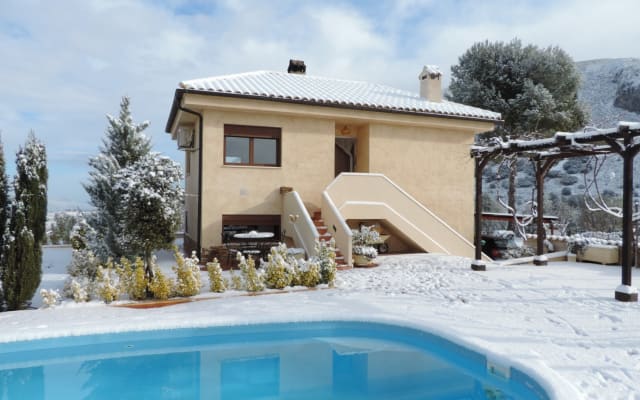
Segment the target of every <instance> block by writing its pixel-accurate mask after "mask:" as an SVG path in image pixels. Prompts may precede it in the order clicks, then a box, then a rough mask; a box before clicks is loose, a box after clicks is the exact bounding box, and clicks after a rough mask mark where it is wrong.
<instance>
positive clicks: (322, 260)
mask: <svg viewBox="0 0 640 400" xmlns="http://www.w3.org/2000/svg"><path fill="white" fill-rule="evenodd" d="M374 232H375V231H374ZM377 233H378V232H376V234H377ZM379 238H380V236H379V235H378V239H379ZM316 252H317V253H318V255H317V261H318V265H319V267H320V276H321V279H320V283H326V284H328V285H329V287H333V285H334V283H335V280H336V272H337V270H338V265H337V264H336V242H335V240H334V239H333V238H331V241H329V243H327V242H325V241H324V240H323V241H322V242H318V241H316Z"/></svg>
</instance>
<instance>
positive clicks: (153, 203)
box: [114, 153, 183, 279]
mask: <svg viewBox="0 0 640 400" xmlns="http://www.w3.org/2000/svg"><path fill="white" fill-rule="evenodd" d="M115 177H116V184H115V186H114V190H115V192H116V195H117V196H118V198H120V199H122V201H123V202H124V204H126V206H125V207H124V208H123V209H122V227H123V231H122V233H123V236H122V237H123V240H124V241H126V242H127V243H128V246H129V248H130V249H131V251H132V252H133V253H135V254H136V255H139V256H142V257H143V260H144V262H145V271H146V274H147V277H148V278H149V279H151V278H152V277H153V269H152V264H153V263H152V262H151V256H152V254H153V252H154V251H155V250H158V249H169V248H171V246H172V245H173V241H174V240H175V232H176V231H177V229H178V227H179V224H180V210H181V206H182V201H183V190H182V187H181V186H180V180H181V178H182V172H181V168H180V165H179V164H177V163H175V162H174V161H172V160H171V159H169V158H168V157H164V156H161V155H160V154H158V153H150V154H149V155H147V156H145V157H142V158H141V159H139V160H138V161H137V162H136V163H134V164H132V165H130V166H129V167H127V168H123V169H121V170H120V172H119V173H118V174H116V175H115Z"/></svg>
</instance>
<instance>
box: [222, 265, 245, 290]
mask: <svg viewBox="0 0 640 400" xmlns="http://www.w3.org/2000/svg"><path fill="white" fill-rule="evenodd" d="M229 273H230V274H231V277H230V278H229V281H228V282H227V283H226V286H227V287H229V288H231V290H244V283H243V282H242V277H241V276H239V275H236V274H235V272H233V270H231V271H229Z"/></svg>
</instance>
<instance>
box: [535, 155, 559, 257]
mask: <svg viewBox="0 0 640 400" xmlns="http://www.w3.org/2000/svg"><path fill="white" fill-rule="evenodd" d="M555 163H556V160H555V159H548V160H546V161H542V160H537V161H536V164H535V168H536V192H537V193H536V195H537V196H536V202H537V203H538V204H537V213H538V215H537V217H536V236H537V238H536V256H535V257H534V258H533V264H534V265H541V266H542V265H547V262H548V261H547V257H545V255H544V240H545V239H546V236H547V233H546V231H545V230H544V177H545V176H547V172H549V170H550V169H551V167H552V166H553V165H554V164H555Z"/></svg>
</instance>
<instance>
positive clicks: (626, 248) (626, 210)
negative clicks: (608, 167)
mask: <svg viewBox="0 0 640 400" xmlns="http://www.w3.org/2000/svg"><path fill="white" fill-rule="evenodd" d="M623 138H624V148H623V149H622V151H621V155H622V159H623V166H622V171H623V174H622V263H621V267H622V284H621V285H620V286H618V287H617V288H616V292H615V298H616V300H619V301H638V289H637V288H635V287H633V286H631V272H632V270H631V267H632V265H631V260H632V259H633V255H632V250H633V246H632V241H633V221H632V216H633V159H634V157H635V155H636V154H637V153H638V150H640V145H635V146H632V137H631V135H630V132H629V129H628V128H626V130H625V132H624V133H623Z"/></svg>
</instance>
